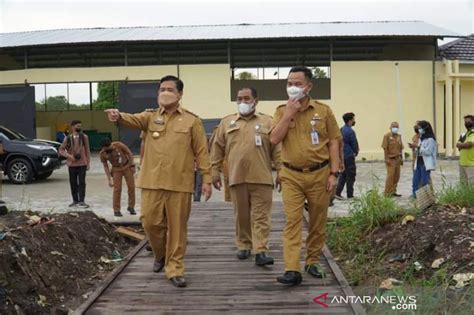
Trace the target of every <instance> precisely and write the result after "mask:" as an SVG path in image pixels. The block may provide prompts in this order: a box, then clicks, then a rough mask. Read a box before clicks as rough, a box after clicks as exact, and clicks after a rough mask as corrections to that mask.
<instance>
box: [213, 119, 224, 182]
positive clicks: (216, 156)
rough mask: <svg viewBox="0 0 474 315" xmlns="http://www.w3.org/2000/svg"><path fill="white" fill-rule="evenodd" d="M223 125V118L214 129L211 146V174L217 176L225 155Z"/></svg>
mask: <svg viewBox="0 0 474 315" xmlns="http://www.w3.org/2000/svg"><path fill="white" fill-rule="evenodd" d="M224 133H225V127H224V123H223V120H222V121H221V122H220V124H219V126H218V127H217V129H216V130H215V133H214V139H213V141H212V146H211V175H212V177H218V176H219V171H220V170H221V169H222V162H223V161H224V157H225V138H224Z"/></svg>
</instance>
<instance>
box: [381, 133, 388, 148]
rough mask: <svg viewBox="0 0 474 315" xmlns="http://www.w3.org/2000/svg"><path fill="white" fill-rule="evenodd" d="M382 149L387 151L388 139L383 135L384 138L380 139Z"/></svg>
mask: <svg viewBox="0 0 474 315" xmlns="http://www.w3.org/2000/svg"><path fill="white" fill-rule="evenodd" d="M382 148H384V149H385V150H386V149H388V137H387V135H384V136H383V139H382Z"/></svg>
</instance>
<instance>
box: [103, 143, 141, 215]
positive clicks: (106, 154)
mask: <svg viewBox="0 0 474 315" xmlns="http://www.w3.org/2000/svg"><path fill="white" fill-rule="evenodd" d="M100 145H101V146H102V150H100V153H99V156H100V161H101V162H102V165H103V167H104V172H105V175H106V176H107V181H108V182H109V186H110V187H113V188H114V192H113V198H112V199H113V202H112V206H113V209H114V215H115V216H116V217H121V216H122V212H120V197H121V195H122V178H125V182H126V183H127V188H128V191H127V192H128V208H127V211H128V212H130V214H132V215H135V214H136V212H135V209H134V208H135V178H134V177H133V175H134V174H135V163H134V161H133V154H132V151H130V149H129V148H128V147H127V146H126V145H125V144H123V143H122V142H119V141H116V142H112V141H110V139H109V138H104V139H102V141H101V143H100ZM108 162H110V164H111V165H112V171H111V170H110V168H109V163H108Z"/></svg>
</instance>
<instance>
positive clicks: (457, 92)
mask: <svg viewBox="0 0 474 315" xmlns="http://www.w3.org/2000/svg"><path fill="white" fill-rule="evenodd" d="M453 66H454V71H453V74H454V75H459V60H454V62H453ZM453 116H454V117H453V124H454V128H453V132H454V134H453V136H454V143H455V144H456V142H457V139H458V137H459V134H460V132H461V79H460V78H459V77H458V76H456V77H455V78H454V111H453ZM454 154H455V155H459V152H458V149H457V148H456V146H454Z"/></svg>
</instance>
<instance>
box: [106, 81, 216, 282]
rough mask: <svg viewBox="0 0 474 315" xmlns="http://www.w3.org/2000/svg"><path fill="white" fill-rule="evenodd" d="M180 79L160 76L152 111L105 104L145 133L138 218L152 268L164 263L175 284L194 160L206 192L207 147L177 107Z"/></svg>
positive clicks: (180, 273) (114, 117)
mask: <svg viewBox="0 0 474 315" xmlns="http://www.w3.org/2000/svg"><path fill="white" fill-rule="evenodd" d="M183 86H184V84H183V82H182V81H181V80H180V79H178V78H177V77H175V76H166V77H163V78H162V79H161V81H160V88H159V96H158V104H159V105H160V109H159V110H158V111H156V112H142V113H139V114H125V113H120V112H119V111H118V110H117V109H108V110H106V112H107V114H108V116H109V120H111V121H115V122H118V123H119V124H121V125H123V126H125V127H129V128H137V129H141V130H142V131H144V132H145V133H146V136H145V152H144V156H143V162H142V169H141V171H140V174H139V176H138V182H137V186H138V187H140V188H142V205H141V220H142V224H143V227H144V229H145V232H146V234H147V237H148V239H149V241H150V244H151V247H152V248H153V252H154V254H155V263H154V266H153V271H154V272H159V271H160V270H161V269H162V268H163V266H164V267H165V271H166V276H167V277H168V279H170V280H171V282H172V283H173V285H175V286H177V287H185V286H186V280H185V278H184V264H183V259H184V255H185V253H186V238H187V225H188V219H189V215H190V212H191V196H192V194H193V191H194V188H193V185H194V161H195V160H196V162H197V165H198V167H199V169H200V170H201V172H202V175H203V194H204V196H205V199H206V201H207V200H208V199H209V198H210V197H211V193H212V188H211V175H210V161H209V151H208V148H207V143H206V135H205V132H204V127H203V125H202V122H201V120H200V119H199V118H198V117H197V116H196V115H194V114H193V113H191V112H189V111H187V110H186V109H184V108H182V107H181V105H180V103H179V101H180V99H181V97H182V95H183Z"/></svg>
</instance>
